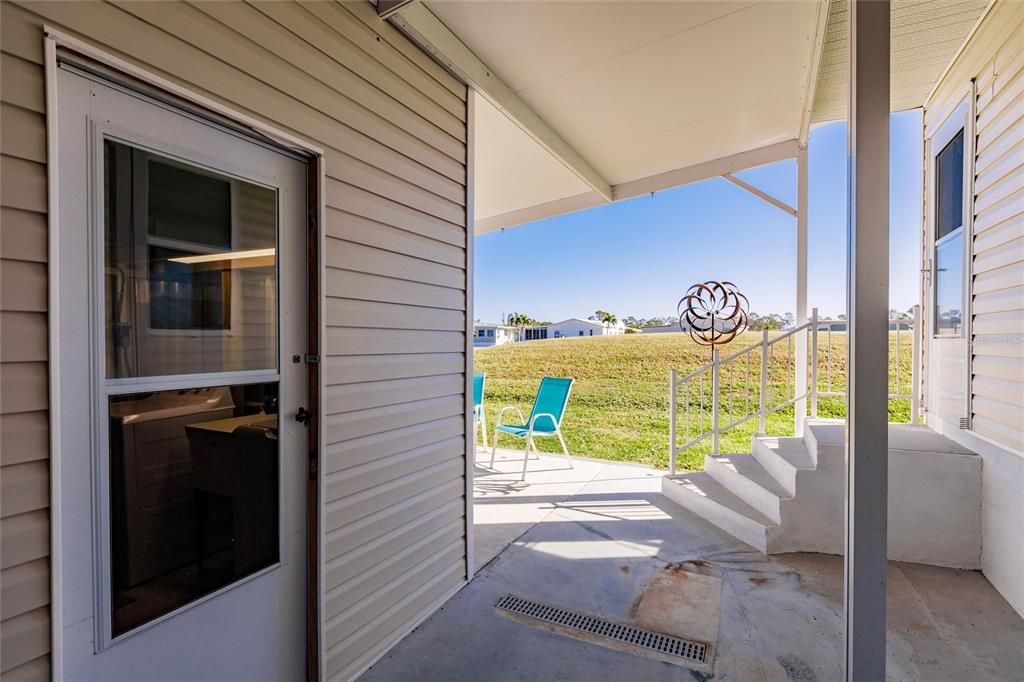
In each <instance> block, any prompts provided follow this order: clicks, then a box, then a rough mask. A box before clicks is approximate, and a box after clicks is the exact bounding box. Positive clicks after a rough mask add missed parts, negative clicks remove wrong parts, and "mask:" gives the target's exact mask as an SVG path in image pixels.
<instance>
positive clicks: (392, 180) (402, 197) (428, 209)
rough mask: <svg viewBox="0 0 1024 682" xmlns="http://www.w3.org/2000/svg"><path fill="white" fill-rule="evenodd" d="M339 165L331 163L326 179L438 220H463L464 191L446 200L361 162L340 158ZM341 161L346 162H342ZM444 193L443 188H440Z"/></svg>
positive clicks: (455, 221) (464, 211)
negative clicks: (383, 198) (361, 190)
mask: <svg viewBox="0 0 1024 682" xmlns="http://www.w3.org/2000/svg"><path fill="white" fill-rule="evenodd" d="M340 161H341V163H337V164H333V165H332V166H331V167H330V169H329V170H328V173H327V177H328V178H329V179H331V180H336V181H338V182H343V183H345V184H348V185H352V186H353V187H360V188H362V189H365V190H368V191H372V192H373V193H374V194H380V195H381V196H384V197H386V198H388V199H390V200H392V201H397V202H399V203H400V204H403V205H405V206H408V207H409V208H413V209H416V210H417V211H421V212H423V213H426V214H428V215H432V216H434V217H435V218H440V219H441V220H447V221H448V222H451V223H455V224H458V223H460V222H461V221H462V220H463V219H464V218H465V213H466V209H465V207H464V203H465V197H464V194H465V192H464V191H462V192H460V193H459V196H458V197H457V198H455V199H446V198H445V197H444V196H442V195H440V194H435V193H434V192H433V191H431V190H429V189H424V188H422V187H419V186H418V185H415V184H413V183H410V182H408V181H406V180H403V179H401V178H398V177H395V176H394V175H391V174H389V173H385V172H383V171H381V170H378V169H376V168H374V167H373V166H370V165H369V164H365V163H362V162H360V161H357V160H348V159H341V160H340ZM344 161H348V163H345V162H344ZM439 189H440V190H444V189H445V187H444V186H442V187H440V188H439Z"/></svg>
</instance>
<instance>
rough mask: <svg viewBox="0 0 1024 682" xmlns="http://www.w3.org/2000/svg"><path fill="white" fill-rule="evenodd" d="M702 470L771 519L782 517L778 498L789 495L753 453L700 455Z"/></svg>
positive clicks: (778, 521)
mask: <svg viewBox="0 0 1024 682" xmlns="http://www.w3.org/2000/svg"><path fill="white" fill-rule="evenodd" d="M704 470H705V471H706V472H707V473H708V474H710V475H711V477H712V478H714V479H715V480H716V481H718V482H719V483H721V484H722V485H723V486H725V487H726V488H727V489H729V491H730V492H732V493H733V494H734V495H736V496H737V497H739V498H740V499H741V500H743V501H744V502H746V503H747V504H749V505H750V506H751V507H753V508H754V509H756V510H757V511H759V512H760V513H761V514H763V515H764V516H766V517H768V518H769V519H771V520H772V522H773V523H780V522H781V520H782V509H781V500H782V499H788V498H791V497H792V495H790V494H789V493H788V492H787V491H786V489H785V488H784V487H783V486H782V484H781V483H779V482H778V481H777V480H775V477H773V476H772V475H771V474H770V473H769V472H768V470H767V469H765V468H764V465H762V464H761V463H760V462H759V461H757V458H756V457H754V456H753V455H719V456H717V457H712V456H710V455H709V456H708V457H706V458H705V459H704Z"/></svg>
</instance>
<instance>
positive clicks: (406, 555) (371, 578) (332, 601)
mask: <svg viewBox="0 0 1024 682" xmlns="http://www.w3.org/2000/svg"><path fill="white" fill-rule="evenodd" d="M464 532H465V528H463V527H462V526H461V523H460V521H458V520H456V521H455V522H454V523H451V524H448V525H447V526H443V527H441V528H439V529H438V530H435V531H433V532H431V533H429V534H428V535H426V536H424V537H421V538H419V539H418V540H417V541H416V542H415V543H413V544H412V545H410V546H408V547H406V548H404V549H402V551H400V552H398V553H397V554H394V555H392V556H390V557H388V558H386V559H384V560H383V561H382V562H381V564H380V565H378V566H377V567H376V569H375V570H373V571H366V572H365V573H363V574H361V575H358V576H356V577H355V578H354V579H352V580H351V581H349V582H346V583H342V584H341V585H339V586H338V587H336V588H334V589H332V590H330V591H328V593H327V600H326V604H325V613H324V615H325V616H326V617H327V618H333V617H335V616H337V615H338V614H341V613H342V612H344V611H346V610H347V609H350V608H352V607H354V606H356V605H357V604H358V603H359V602H360V601H362V600H363V599H364V597H363V595H372V594H373V593H374V592H376V591H377V590H380V589H382V588H385V587H387V586H388V585H390V584H391V582H392V581H393V580H395V579H396V578H398V577H399V576H401V575H404V574H405V573H406V572H408V571H412V570H413V569H415V568H416V567H417V566H421V565H423V564H426V563H427V562H431V563H433V562H436V561H440V562H443V563H444V564H446V565H450V564H452V563H454V562H455V561H457V560H458V559H459V557H461V556H463V547H464V543H463V541H462V535H463V533H464ZM439 548H440V549H439Z"/></svg>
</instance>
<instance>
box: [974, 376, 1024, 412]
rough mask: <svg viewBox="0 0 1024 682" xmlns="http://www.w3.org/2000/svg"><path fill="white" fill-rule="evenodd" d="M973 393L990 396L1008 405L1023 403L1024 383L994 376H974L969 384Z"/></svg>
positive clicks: (1020, 404)
mask: <svg viewBox="0 0 1024 682" xmlns="http://www.w3.org/2000/svg"><path fill="white" fill-rule="evenodd" d="M971 386H972V390H973V391H974V395H977V396H984V397H985V398H992V399H993V400H998V401H1000V402H1003V403H1007V404H1010V405H1017V406H1022V405H1024V384H1022V383H1020V382H1019V381H1008V380H1006V379H999V378H995V377H985V376H975V377H974V381H973V383H972V384H971Z"/></svg>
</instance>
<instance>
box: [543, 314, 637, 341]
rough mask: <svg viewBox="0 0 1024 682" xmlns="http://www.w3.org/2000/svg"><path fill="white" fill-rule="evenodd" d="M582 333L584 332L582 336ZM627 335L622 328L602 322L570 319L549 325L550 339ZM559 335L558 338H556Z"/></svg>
mask: <svg viewBox="0 0 1024 682" xmlns="http://www.w3.org/2000/svg"><path fill="white" fill-rule="evenodd" d="M580 332H583V333H582V334H581V333H580ZM623 333H625V328H624V327H621V326H614V327H607V326H605V325H603V324H601V323H600V322H590V321H589V320H577V319H568V320H562V321H561V322H555V323H554V324H549V325H548V338H549V339H554V338H577V337H579V336H611V335H616V334H623ZM556 335H557V336H556Z"/></svg>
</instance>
